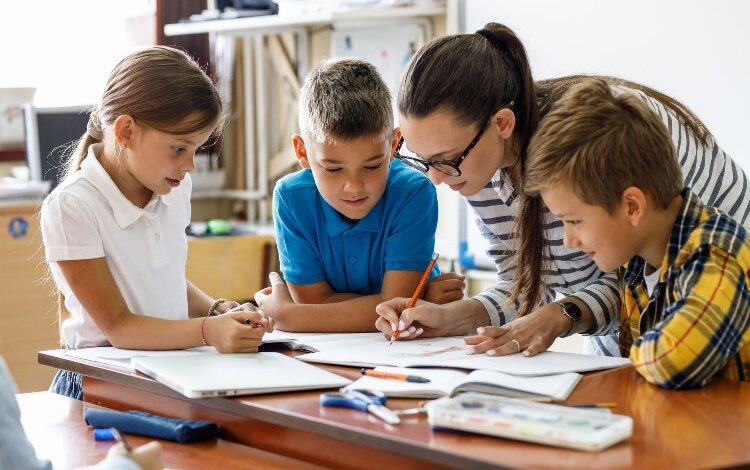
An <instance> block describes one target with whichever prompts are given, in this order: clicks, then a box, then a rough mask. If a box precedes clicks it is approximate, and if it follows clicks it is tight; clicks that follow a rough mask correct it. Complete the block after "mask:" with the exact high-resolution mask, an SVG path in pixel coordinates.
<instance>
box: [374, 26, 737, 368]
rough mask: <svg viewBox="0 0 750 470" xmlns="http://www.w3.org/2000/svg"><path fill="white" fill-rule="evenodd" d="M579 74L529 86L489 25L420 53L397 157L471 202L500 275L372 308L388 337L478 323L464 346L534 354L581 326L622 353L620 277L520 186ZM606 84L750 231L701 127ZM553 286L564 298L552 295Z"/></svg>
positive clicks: (688, 174) (668, 101)
mask: <svg viewBox="0 0 750 470" xmlns="http://www.w3.org/2000/svg"><path fill="white" fill-rule="evenodd" d="M580 78H581V77H564V78H561V79H553V80H547V81H544V82H540V83H534V81H533V79H532V76H531V69H530V67H529V63H528V59H527V57H526V51H525V49H524V47H523V45H522V44H521V41H520V40H519V39H518V37H517V36H516V35H515V34H514V33H513V31H511V30H510V29H508V28H507V27H505V26H502V25H499V24H496V23H489V24H487V25H486V26H485V27H484V28H483V29H481V30H479V31H477V32H476V33H474V34H460V35H453V36H444V37H441V38H438V39H436V40H434V41H432V42H430V43H429V44H427V45H426V46H424V47H423V48H422V49H421V50H420V51H418V53H417V54H416V56H415V57H414V59H413V60H412V62H411V64H410V65H409V68H408V70H407V72H406V74H405V76H404V79H403V82H402V85H401V90H400V92H399V98H398V108H399V112H400V114H401V118H400V125H401V131H402V134H403V137H404V140H405V142H406V145H407V146H408V147H409V149H410V150H411V151H413V152H414V153H412V154H405V153H404V154H403V155H397V158H402V159H403V160H404V162H406V163H409V164H411V165H412V166H415V167H417V168H420V169H422V170H423V171H427V172H429V176H430V179H432V181H433V182H434V183H435V184H440V183H442V182H445V183H446V184H448V185H449V186H450V187H451V189H453V190H454V191H457V192H459V193H460V194H461V195H462V196H464V197H465V198H466V199H467V200H468V202H469V204H470V205H471V206H472V209H473V210H474V212H475V213H476V215H477V216H478V219H479V221H480V222H479V225H480V229H481V230H482V232H483V234H484V236H485V238H486V239H488V240H490V242H491V246H490V250H489V254H490V255H491V256H492V258H493V259H494V261H495V263H496V265H497V266H498V282H497V284H496V285H495V286H494V287H493V288H491V289H489V290H487V291H485V292H483V293H481V294H480V295H478V296H475V297H474V298H472V299H466V300H460V301H458V302H453V303H449V304H445V305H434V304H430V303H426V302H422V303H421V304H419V305H417V306H416V307H415V308H412V309H408V310H404V309H405V306H406V302H407V301H408V299H394V300H392V301H390V302H385V303H383V304H381V305H379V306H378V313H379V314H380V315H381V318H379V319H378V321H377V326H378V328H379V329H380V330H381V331H383V332H384V333H385V334H386V335H390V334H391V332H392V331H393V329H394V328H396V327H398V328H399V329H403V328H404V327H406V328H408V327H409V326H410V325H411V323H412V322H417V323H418V325H419V326H421V327H423V328H424V330H425V332H424V334H425V335H433V336H434V335H447V334H465V333H466V331H468V330H472V329H474V328H479V335H477V336H473V337H470V338H467V343H469V344H471V345H473V348H472V349H471V350H470V352H475V353H487V354H489V355H501V354H513V353H517V352H521V351H524V352H525V354H527V355H531V354H536V353H539V352H541V351H544V350H546V349H547V348H548V347H549V346H550V345H551V344H552V342H553V341H554V340H555V338H557V337H558V336H563V335H567V334H573V333H577V332H579V333H580V332H583V333H587V334H591V335H598V336H592V337H591V338H592V339H593V341H590V342H589V344H588V345H587V346H588V348H587V349H588V350H589V351H591V352H596V353H600V354H610V355H619V349H618V346H617V339H616V336H614V335H611V334H609V333H611V332H612V331H615V330H616V328H617V327H618V325H619V319H620V316H619V309H620V300H619V294H618V290H617V283H616V279H615V278H614V276H613V275H606V276H605V275H604V274H603V273H602V272H601V271H599V270H598V269H597V268H596V265H595V264H594V262H593V261H592V259H591V258H590V257H588V256H587V254H586V253H583V252H581V251H579V250H575V249H568V248H566V247H565V246H563V224H562V221H561V220H559V219H557V218H556V217H554V216H553V215H552V214H550V213H549V211H548V210H547V208H546V207H544V205H543V204H542V202H541V199H540V198H538V197H536V198H535V197H527V196H526V195H524V192H523V169H524V166H525V157H526V147H527V145H528V143H529V141H530V140H531V136H532V135H533V133H534V131H535V130H536V127H537V123H538V122H539V120H540V119H541V118H542V116H543V114H544V113H545V112H546V110H548V109H549V107H550V105H551V104H552V103H554V102H555V100H556V99H558V98H559V97H560V96H562V94H564V92H565V91H566V90H567V89H568V88H569V87H570V86H571V85H572V84H575V83H577V82H578V81H580ZM606 80H607V81H608V82H609V83H610V86H613V87H619V88H621V89H623V90H624V91H625V92H628V93H632V94H634V95H635V96H637V97H638V98H639V99H641V100H643V101H644V102H646V103H647V104H648V105H649V106H650V107H651V108H652V109H654V110H655V111H656V112H657V113H658V114H659V115H660V116H661V118H662V121H663V122H664V125H665V126H666V127H667V129H668V131H669V133H670V135H671V136H672V140H673V143H674V146H675V148H676V150H677V155H678V156H679V159H680V164H681V166H682V171H683V176H684V183H685V186H689V187H691V188H692V190H693V191H694V192H695V193H696V194H698V196H699V197H700V198H701V199H702V200H703V202H704V203H706V204H708V205H711V206H714V207H718V208H719V209H721V210H722V211H723V212H725V213H727V214H729V215H731V216H732V217H734V218H736V219H737V220H738V221H740V222H741V223H742V224H743V225H745V226H749V225H750V224H749V220H748V217H749V215H750V198H748V195H747V190H748V178H747V176H746V175H745V174H744V173H743V171H742V169H741V168H740V167H739V166H737V165H736V164H735V163H734V162H733V161H732V159H731V158H730V157H729V156H728V155H726V154H725V153H724V152H723V151H722V150H721V148H719V146H718V145H717V144H716V142H715V140H714V139H713V137H712V136H711V134H710V132H709V131H708V129H707V128H706V127H705V125H704V124H703V123H701V122H700V121H699V120H698V118H697V117H695V115H694V114H693V113H691V112H690V110H689V109H687V107H685V106H684V105H683V104H681V103H679V102H677V101H676V100H674V99H673V98H670V97H668V96H666V95H664V94H662V93H659V92H657V91H655V90H652V89H650V88H648V87H645V86H642V85H638V84H635V83H631V82H627V81H624V80H618V79H614V78H606ZM556 293H558V294H562V295H564V296H566V297H565V298H564V299H563V300H561V301H560V302H557V303H556V302H551V301H552V300H553V299H554V297H555V294H556ZM399 322H400V323H399ZM487 325H492V326H487ZM501 325H502V326H501ZM413 337H414V336H413V335H412V336H410V337H408V339H411V338H413Z"/></svg>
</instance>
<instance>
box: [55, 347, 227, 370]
mask: <svg viewBox="0 0 750 470" xmlns="http://www.w3.org/2000/svg"><path fill="white" fill-rule="evenodd" d="M188 354H218V353H217V351H216V348H214V347H213V346H201V347H198V348H192V349H170V350H166V351H146V350H142V349H120V348H115V347H112V346H100V347H96V348H82V349H68V350H67V351H65V355H66V356H71V357H77V358H78V359H85V360H87V361H92V362H100V363H102V364H108V365H111V366H115V367H120V368H123V369H128V370H135V367H134V366H133V364H132V363H131V360H132V359H133V358H134V357H158V356H184V355H188Z"/></svg>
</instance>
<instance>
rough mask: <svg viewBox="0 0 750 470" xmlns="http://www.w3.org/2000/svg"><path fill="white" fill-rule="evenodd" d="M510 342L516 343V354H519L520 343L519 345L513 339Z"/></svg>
mask: <svg viewBox="0 0 750 470" xmlns="http://www.w3.org/2000/svg"><path fill="white" fill-rule="evenodd" d="M510 342H511V343H516V352H517V353H520V352H521V343H519V342H518V340H515V339H512V340H510Z"/></svg>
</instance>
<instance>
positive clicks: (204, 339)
mask: <svg viewBox="0 0 750 470" xmlns="http://www.w3.org/2000/svg"><path fill="white" fill-rule="evenodd" d="M208 317H209V316H208V315H206V316H205V317H203V321H202V322H201V336H202V337H203V344H204V345H205V346H208V341H206V332H205V330H204V329H203V328H204V327H205V326H206V319H207V318H208Z"/></svg>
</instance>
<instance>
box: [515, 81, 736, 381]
mask: <svg viewBox="0 0 750 470" xmlns="http://www.w3.org/2000/svg"><path fill="white" fill-rule="evenodd" d="M708 138H709V139H710V138H712V137H710V136H709V137H708ZM524 178H525V190H526V191H527V192H528V193H529V194H531V195H541V197H542V199H543V200H544V202H545V204H546V206H547V207H548V208H549V209H550V211H551V212H552V213H553V214H555V215H556V216H557V217H559V218H560V219H561V220H562V221H563V223H564V226H565V239H564V243H565V245H566V246H570V247H577V248H580V249H581V250H582V251H584V252H586V253H587V254H588V255H589V256H591V257H592V259H593V260H594V261H595V262H596V264H597V266H598V267H599V268H600V269H601V270H602V271H615V270H616V271H617V273H618V278H619V283H620V294H621V296H620V297H621V301H622V309H621V317H622V318H621V326H620V349H621V352H622V355H623V356H624V357H627V356H630V358H631V359H632V361H633V365H634V366H635V368H636V370H637V371H638V372H639V373H640V374H641V375H642V376H643V377H645V378H646V380H648V381H649V382H651V383H655V384H657V385H659V386H661V387H664V388H672V389H680V388H694V387H702V386H705V385H707V384H708V383H709V382H710V381H711V379H712V378H713V377H716V376H718V377H722V378H726V379H730V380H746V381H750V240H749V239H748V234H747V232H746V231H745V229H744V228H743V227H742V225H741V224H740V223H738V222H736V221H735V220H734V219H732V218H731V217H729V216H727V215H726V214H724V213H722V212H720V211H719V210H717V209H715V208H713V207H709V206H705V205H703V203H701V201H700V199H699V198H698V197H697V196H696V195H695V194H693V193H691V192H690V190H689V188H685V189H682V190H681V188H680V186H681V182H682V175H681V170H680V166H679V163H678V161H677V157H676V155H675V150H674V146H673V145H672V142H671V140H670V137H669V135H668V134H667V130H666V128H665V127H664V125H663V124H662V122H661V120H660V119H659V116H658V115H656V113H654V111H653V110H651V109H650V108H648V106H647V105H646V104H645V103H643V102H642V101H640V100H638V99H637V98H635V97H633V96H632V95H629V94H626V93H621V91H620V90H619V88H618V86H611V85H608V84H607V83H606V82H605V81H603V80H601V79H594V78H592V79H590V80H588V81H585V82H583V83H580V84H579V85H577V86H575V87H573V88H571V89H570V90H569V91H568V92H567V93H566V95H565V96H564V97H563V98H562V99H561V100H560V101H559V102H558V103H556V104H555V106H554V107H553V108H552V110H551V111H550V112H549V113H548V114H547V115H546V116H545V118H544V119H543V120H542V122H541V123H540V125H539V129H538V130H537V132H536V134H535V135H534V138H533V139H532V141H531V144H530V146H529V153H528V163H527V165H526V168H525V170H524Z"/></svg>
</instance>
